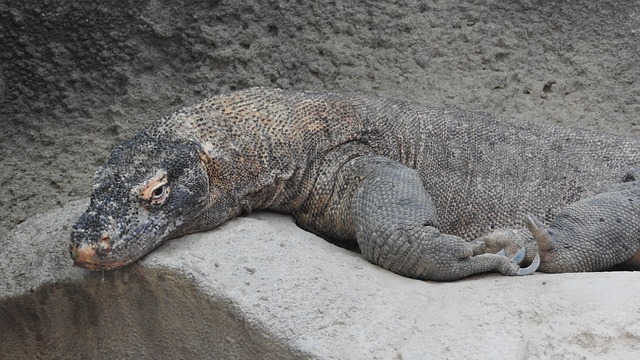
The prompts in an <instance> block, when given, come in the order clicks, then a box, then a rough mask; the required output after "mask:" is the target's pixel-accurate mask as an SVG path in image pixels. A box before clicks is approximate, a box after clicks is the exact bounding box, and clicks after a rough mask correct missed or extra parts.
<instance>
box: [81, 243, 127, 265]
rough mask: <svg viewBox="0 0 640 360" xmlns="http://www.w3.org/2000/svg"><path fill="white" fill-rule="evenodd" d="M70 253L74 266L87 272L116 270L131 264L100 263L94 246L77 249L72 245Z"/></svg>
mask: <svg viewBox="0 0 640 360" xmlns="http://www.w3.org/2000/svg"><path fill="white" fill-rule="evenodd" d="M69 252H70V253H71V258H72V259H73V265H75V266H77V267H80V268H83V269H87V270H94V271H95V270H115V269H119V268H121V267H123V266H125V265H128V264H129V263H130V262H124V261H109V262H103V261H100V259H99V257H98V256H97V255H96V249H95V247H94V246H92V245H81V246H79V247H77V246H75V245H73V244H72V245H70V246H69Z"/></svg>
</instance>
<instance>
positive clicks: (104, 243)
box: [97, 232, 111, 254]
mask: <svg viewBox="0 0 640 360" xmlns="http://www.w3.org/2000/svg"><path fill="white" fill-rule="evenodd" d="M97 250H98V252H99V253H101V254H105V253H108V252H109V251H111V236H109V233H106V232H105V233H103V234H102V238H101V239H100V241H98V249H97Z"/></svg>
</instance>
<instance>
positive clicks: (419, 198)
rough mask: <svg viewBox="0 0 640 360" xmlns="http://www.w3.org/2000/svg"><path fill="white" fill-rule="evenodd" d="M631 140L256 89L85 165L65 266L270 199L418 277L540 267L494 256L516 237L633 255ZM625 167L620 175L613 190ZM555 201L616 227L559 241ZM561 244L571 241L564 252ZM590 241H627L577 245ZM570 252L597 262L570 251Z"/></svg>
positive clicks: (204, 107)
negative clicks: (86, 199)
mask: <svg viewBox="0 0 640 360" xmlns="http://www.w3.org/2000/svg"><path fill="white" fill-rule="evenodd" d="M639 150H640V141H638V140H634V139H626V138H622V137H617V136H614V135H609V134H604V133H599V132H593V131H587V130H577V129H570V128H563V127H559V126H549V125H539V124H532V123H529V122H526V121H521V120H516V119H503V118H498V117H494V116H491V115H487V114H478V113H470V112H465V111H460V110H447V109H436V108H428V107H424V106H419V105H415V104H410V103H407V102H403V101H398V100H390V99H383V98H378V97H372V96H364V95H358V94H337V93H317V92H295V91H285V90H277V89H266V88H253V89H248V90H244V91H239V92H234V93H230V94H225V95H220V96H216V97H213V98H211V99H209V100H206V101H204V102H202V103H200V104H196V105H193V106H189V107H186V108H184V109H181V110H179V111H177V112H175V113H173V114H171V115H169V116H166V117H164V118H162V119H160V120H159V121H157V122H155V123H154V124H153V125H152V126H151V127H149V128H148V129H146V130H143V131H141V132H140V133H138V134H137V135H136V136H135V137H133V138H132V139H131V140H128V141H125V142H124V143H122V144H120V145H119V146H118V147H117V148H116V149H115V150H114V151H113V153H112V154H111V156H110V158H109V160H108V162H107V163H106V164H105V165H104V166H103V167H101V168H100V169H99V170H98V172H97V173H96V177H95V185H94V190H93V193H92V197H91V204H90V206H89V209H88V210H87V212H86V213H85V214H84V215H83V216H82V217H81V218H80V219H79V220H78V222H77V223H76V225H75V226H74V230H73V233H72V245H71V250H70V251H71V254H72V257H73V258H74V261H75V262H76V265H79V266H83V267H86V268H89V269H95V270H100V269H114V268H118V267H121V266H124V265H126V264H128V263H130V262H132V261H135V260H136V259H138V258H140V257H141V256H143V255H144V254H146V253H148V252H149V251H151V250H152V249H153V248H155V247H156V246H158V245H159V244H160V243H162V242H163V241H165V240H167V239H170V238H174V237H178V236H180V235H183V234H187V233H192V232H198V231H204V230H207V229H211V228H214V227H216V226H219V225H220V224H222V223H223V222H225V221H227V220H229V219H232V218H233V217H235V216H237V215H239V214H240V213H242V212H249V211H251V210H253V209H268V210H273V211H278V212H283V213H290V214H292V215H293V216H294V218H295V219H296V221H297V223H298V225H299V226H301V227H302V228H304V229H307V230H310V231H312V232H314V233H316V234H319V235H321V236H324V237H326V238H331V239H335V240H339V241H344V242H349V241H351V242H353V241H356V242H357V244H358V246H359V248H360V250H361V251H362V254H363V256H364V257H365V258H367V259H368V260H370V261H372V262H374V263H376V264H379V265H381V266H383V267H385V268H387V269H390V270H392V271H394V272H396V273H399V274H401V275H404V276H409V277H414V278H420V279H430V280H455V279H459V278H462V277H465V276H469V275H472V274H476V273H480V272H485V271H499V272H501V273H504V274H509V275H517V274H526V273H529V272H531V271H533V270H535V268H531V269H532V270H531V269H529V270H526V269H521V268H520V267H519V266H518V264H517V262H518V259H516V260H514V259H510V258H507V257H505V256H501V255H498V254H493V253H491V252H496V251H497V250H499V249H500V248H507V249H510V250H511V249H516V250H517V248H519V247H521V246H524V247H526V248H527V260H526V261H527V262H531V261H535V259H534V256H535V254H537V253H538V251H539V252H540V256H541V260H542V262H541V264H540V269H541V270H543V271H548V272H563V271H595V270H601V269H604V268H608V267H611V266H614V265H618V264H622V263H625V262H627V265H629V264H630V262H631V263H633V261H632V259H634V256H635V257H638V255H637V254H638V253H640V209H639V206H640V194H639V193H638V191H637V188H638V186H635V184H637V183H638V179H637V178H635V177H634V175H633V174H636V172H637V169H639V168H640V151H639ZM625 174H627V177H626V178H625V179H626V181H627V183H629V184H631V185H629V186H622V187H620V186H617V187H616V185H615V184H617V183H620V182H621V180H622V179H623V177H624V176H625ZM629 174H631V175H629ZM625 184H626V183H625ZM603 189H604V190H603ZM608 189H610V190H608ZM599 191H600V193H599V194H598V192H599ZM593 197H598V199H599V200H598V201H597V203H596V204H595V205H594V203H593V201H592V200H590V199H592V198H593ZM625 199H626V200H625ZM614 203H615V206H613V204H614ZM608 204H612V206H608ZM565 208H566V209H569V211H573V210H572V209H574V208H576V209H578V210H577V212H578V213H580V214H583V215H584V216H583V217H584V221H586V222H587V223H590V222H591V221H593V222H595V223H600V219H601V218H602V217H606V218H607V219H609V218H611V219H610V221H612V222H613V223H609V220H607V222H606V226H608V227H613V229H617V230H619V231H617V233H616V236H612V237H611V238H610V239H609V238H607V237H606V236H601V235H600V234H601V233H606V231H604V232H603V231H600V230H601V229H602V227H603V226H605V223H602V224H600V227H598V226H597V225H595V226H591V227H584V228H583V227H579V226H577V228H576V229H573V230H572V231H573V232H572V233H571V236H569V237H570V238H571V239H570V240H564V239H562V234H563V232H562V229H564V228H566V226H564V225H563V226H564V227H561V228H560V229H557V228H554V226H555V223H554V221H555V220H557V219H565V218H566V216H564V215H563V211H564V209H565ZM584 209H586V211H583V210H584ZM593 209H595V210H593ZM592 210H593V211H592ZM528 216H529V217H528ZM590 217H592V218H593V219H591V218H590ZM527 219H528V220H527ZM535 219H540V220H541V222H539V221H537V220H535ZM616 219H617V220H620V219H624V220H621V222H620V221H617V220H616ZM572 221H573V222H572ZM569 223H571V224H574V223H575V224H577V221H575V220H569ZM525 226H526V229H525V228H524V227H525ZM547 227H549V229H547ZM596 233H597V234H599V235H598V236H593V234H596ZM558 234H560V235H561V236H560V238H558ZM558 241H559V242H558ZM566 241H569V242H571V244H572V248H571V249H569V250H567V249H565V250H562V251H560V250H559V249H558V248H559V247H563V246H560V245H557V244H560V243H563V244H564V243H565V242H566ZM594 242H597V243H600V244H601V245H602V247H603V248H605V249H610V248H613V247H614V244H613V242H615V244H623V246H622V248H625V249H627V250H626V252H624V251H617V252H613V253H611V252H604V253H603V252H600V253H593V252H585V251H582V252H581V248H583V247H584V246H587V245H588V246H591V245H592V243H594ZM538 245H539V246H538ZM563 248H565V247H563ZM552 249H553V250H552ZM514 251H515V250H514ZM580 256H588V257H594V256H595V257H605V258H606V259H607V261H591V262H589V261H585V262H584V264H590V263H595V264H605V265H597V266H595V265H584V266H576V265H574V264H575V261H569V260H568V259H575V258H577V257H580ZM570 262H571V264H572V265H566V266H565V265H564V264H569V263H570ZM578 263H580V261H578ZM632 266H634V265H633V264H632ZM535 267H537V264H536V265H535Z"/></svg>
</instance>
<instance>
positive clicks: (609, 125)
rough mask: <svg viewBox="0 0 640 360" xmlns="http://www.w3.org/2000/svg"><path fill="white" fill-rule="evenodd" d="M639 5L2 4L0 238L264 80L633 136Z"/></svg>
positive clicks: (57, 0) (639, 132)
mask: <svg viewBox="0 0 640 360" xmlns="http://www.w3.org/2000/svg"><path fill="white" fill-rule="evenodd" d="M639 52H640V3H638V2H637V1H635V0H623V1H595V0H587V1H571V2H555V1H544V0H540V1H524V0H522V1H485V0H466V1H455V2H449V1H435V0H431V1H411V0H410V1H373V0H371V1H357V2H356V1H353V2H339V1H330V0H318V1H301V0H298V1H293V0H292V1H256V0H248V1H241V2H239V1H229V0H220V1H209V0H196V1H175V0H173V1H169V0H147V1H115V0H112V1H101V2H84V1H62V0H40V1H28V2H17V1H9V0H0V124H1V130H0V154H1V157H0V237H2V236H4V235H5V234H6V233H7V231H8V229H10V228H12V227H14V226H15V225H17V224H18V223H20V222H22V221H23V220H24V219H26V218H27V217H29V216H31V215H33V214H35V213H39V212H43V211H46V210H48V209H52V208H56V207H60V206H61V205H62V204H64V203H66V202H68V201H70V200H73V199H78V198H81V197H84V196H87V195H88V194H89V191H90V185H91V178H92V174H93V172H94V171H95V169H96V168H97V166H99V165H100V164H101V163H103V162H104V161H105V159H106V157H107V155H108V153H109V151H110V149H111V148H112V147H113V146H114V145H115V144H116V143H117V142H119V141H121V140H123V139H124V138H125V137H127V136H130V135H131V134H132V133H133V132H134V131H135V130H136V129H138V128H140V127H142V126H144V125H145V124H147V123H149V122H150V121H152V120H153V119H155V118H157V117H159V116H161V115H162V114H165V113H167V112H169V111H172V110H174V109H177V108H179V107H181V106H183V105H185V104H189V103H193V102H196V101H198V100H200V99H202V98H204V97H208V96H211V95H214V94H217V93H220V92H225V91H229V90H233V89H240V88H244V87H248V86H255V85H263V86H277V87H284V88H297V89H315V90H322V89H327V90H340V91H360V92H369V93H376V94H379V95H385V96H390V97H397V98H406V99H410V100H414V101H416V102H420V103H424V104H432V105H436V106H453V107H460V108H465V109H470V110H480V111H487V112H492V113H496V114H503V115H508V116H519V117H524V118H529V119H532V120H535V121H546V122H553V123H565V124H568V125H575V126H581V127H589V128H595V129H602V130H605V131H611V132H615V133H621V134H626V135H629V136H635V137H638V136H640V125H639V121H638V115H639V114H640V104H639V101H638V99H639V97H640V76H639V75H640V68H639V65H638V64H639V62H638V58H639Z"/></svg>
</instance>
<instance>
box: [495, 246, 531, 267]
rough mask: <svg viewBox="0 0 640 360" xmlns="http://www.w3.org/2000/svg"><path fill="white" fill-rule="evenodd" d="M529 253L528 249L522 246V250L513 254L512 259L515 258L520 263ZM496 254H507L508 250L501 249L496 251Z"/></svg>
mask: <svg viewBox="0 0 640 360" xmlns="http://www.w3.org/2000/svg"><path fill="white" fill-rule="evenodd" d="M526 254H527V251H526V249H525V248H524V246H523V247H521V248H520V250H518V252H517V253H516V254H515V255H514V256H513V258H512V259H511V260H513V261H514V262H515V263H516V264H518V265H520V263H522V260H524V257H525V255H526ZM496 255H500V256H505V257H506V256H507V252H506V251H505V250H504V248H502V249H500V251H498V252H497V253H496Z"/></svg>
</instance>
